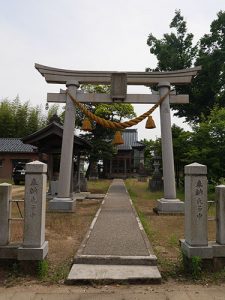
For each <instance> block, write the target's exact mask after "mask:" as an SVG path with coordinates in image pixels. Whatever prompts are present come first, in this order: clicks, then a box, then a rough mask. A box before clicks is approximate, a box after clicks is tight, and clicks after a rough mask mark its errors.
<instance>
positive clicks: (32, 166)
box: [26, 160, 47, 173]
mask: <svg viewBox="0 0 225 300" xmlns="http://www.w3.org/2000/svg"><path fill="white" fill-rule="evenodd" d="M46 172H47V165H46V164H45V163H42V162H41V161H39V160H35V161H32V162H30V163H27V164H26V173H46Z"/></svg>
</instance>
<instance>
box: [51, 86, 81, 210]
mask: <svg viewBox="0 0 225 300" xmlns="http://www.w3.org/2000/svg"><path fill="white" fill-rule="evenodd" d="M66 86H67V88H68V91H69V93H70V94H72V95H73V96H74V97H76V92H77V88H78V87H79V83H78V82H77V81H68V82H67V83H66ZM74 124H75V107H74V104H73V102H72V100H71V99H70V97H69V96H68V95H67V99H66V110H65V121H64V126H63V139H62V150H61V160H60V170H59V183H58V195H57V197H55V198H53V200H51V201H49V206H48V209H49V210H50V211H57V212H73V211H74V210H75V199H73V195H72V193H71V188H70V185H71V170H72V163H73V145H74Z"/></svg>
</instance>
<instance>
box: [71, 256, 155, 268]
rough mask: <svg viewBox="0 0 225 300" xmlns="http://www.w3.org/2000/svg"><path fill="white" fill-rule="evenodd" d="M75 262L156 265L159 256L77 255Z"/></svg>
mask: <svg viewBox="0 0 225 300" xmlns="http://www.w3.org/2000/svg"><path fill="white" fill-rule="evenodd" d="M74 263H75V264H94V265H139V266H140V265H142V266H156V265H157V258H156V256H155V255H149V256H114V255H76V256H75V258H74Z"/></svg>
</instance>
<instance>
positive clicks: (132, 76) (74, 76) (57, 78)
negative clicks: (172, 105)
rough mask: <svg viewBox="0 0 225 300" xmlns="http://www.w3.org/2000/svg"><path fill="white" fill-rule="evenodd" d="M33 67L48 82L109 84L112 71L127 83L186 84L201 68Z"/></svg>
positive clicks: (36, 65) (37, 65)
mask: <svg viewBox="0 0 225 300" xmlns="http://www.w3.org/2000/svg"><path fill="white" fill-rule="evenodd" d="M35 68H36V69H37V70H38V71H39V72H40V73H41V75H42V76H44V77H45V80H46V81H47V82H48V83H61V84H66V83H67V82H68V81H71V80H76V81H78V82H79V83H80V84H88V83H91V84H110V83H111V76H112V74H114V73H124V74H126V77H127V84H128V85H152V84H157V83H159V82H162V81H168V82H170V83H171V84H174V85H178V84H188V83H190V82H191V80H192V78H193V77H194V76H196V75H197V73H198V71H200V70H201V66H198V67H195V68H189V69H184V70H177V71H167V72H115V71H76V70H66V69H58V68H52V67H48V66H43V65H39V64H35Z"/></svg>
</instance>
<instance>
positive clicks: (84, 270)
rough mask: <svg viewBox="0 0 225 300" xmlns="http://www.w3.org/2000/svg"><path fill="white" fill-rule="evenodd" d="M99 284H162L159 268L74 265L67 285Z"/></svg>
mask: <svg viewBox="0 0 225 300" xmlns="http://www.w3.org/2000/svg"><path fill="white" fill-rule="evenodd" d="M82 282H83V283H87V282H99V283H103V282H104V283H114V282H120V283H127V282H133V283H136V282H141V283H161V275H160V273H159V270H158V268H157V266H137V265H135V266H133V265H132V266H128V265H93V264H74V265H73V266H72V268H71V270H70V273H69V275H68V277H67V279H66V281H65V283H66V284H70V285H72V284H78V283H82Z"/></svg>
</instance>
